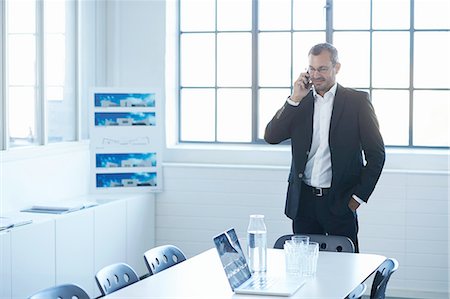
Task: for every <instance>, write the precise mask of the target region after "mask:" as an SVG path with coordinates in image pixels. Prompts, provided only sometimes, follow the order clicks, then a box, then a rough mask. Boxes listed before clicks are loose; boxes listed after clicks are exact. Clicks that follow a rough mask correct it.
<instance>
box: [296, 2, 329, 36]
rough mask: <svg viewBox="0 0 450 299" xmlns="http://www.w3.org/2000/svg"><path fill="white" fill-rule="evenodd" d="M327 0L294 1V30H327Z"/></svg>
mask: <svg viewBox="0 0 450 299" xmlns="http://www.w3.org/2000/svg"><path fill="white" fill-rule="evenodd" d="M325 5H326V1H325V0H294V22H293V23H294V30H322V29H325V9H324V8H325Z"/></svg>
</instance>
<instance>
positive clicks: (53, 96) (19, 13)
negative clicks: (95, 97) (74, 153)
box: [2, 0, 77, 148]
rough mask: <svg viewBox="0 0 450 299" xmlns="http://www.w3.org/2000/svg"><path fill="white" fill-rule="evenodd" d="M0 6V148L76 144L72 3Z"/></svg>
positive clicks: (21, 0)
mask: <svg viewBox="0 0 450 299" xmlns="http://www.w3.org/2000/svg"><path fill="white" fill-rule="evenodd" d="M2 5H3V6H2V10H3V12H4V16H5V18H2V28H3V30H2V32H3V34H2V35H3V36H2V50H3V52H4V55H3V59H2V60H3V64H2V70H3V71H2V73H3V74H4V80H3V82H2V83H3V84H2V86H3V89H4V90H3V93H4V95H5V96H4V97H2V98H3V99H4V101H2V107H3V109H4V112H3V113H2V116H4V118H5V119H4V120H3V121H2V122H3V124H5V128H3V125H2V133H3V134H4V136H5V138H3V141H4V144H3V148H10V147H16V146H24V145H42V144H47V143H52V142H60V141H73V140H76V139H77V122H76V119H77V107H76V103H77V101H76V98H77V93H76V91H77V88H76V85H77V84H76V62H77V60H76V57H77V56H76V49H77V45H76V15H77V14H76V11H77V10H76V2H75V1H74V0H73V1H72V0H44V1H41V0H6V1H5V2H2Z"/></svg>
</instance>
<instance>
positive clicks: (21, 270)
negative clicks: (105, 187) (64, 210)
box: [0, 194, 155, 299]
mask: <svg viewBox="0 0 450 299" xmlns="http://www.w3.org/2000/svg"><path fill="white" fill-rule="evenodd" d="M154 199H155V197H154V195H152V194H138V195H123V196H121V197H118V198H117V199H116V200H112V201H104V202H103V204H100V205H98V206H96V207H93V208H89V209H85V210H80V211H77V212H72V213H69V214H63V215H48V214H47V215H44V214H39V215H38V214H28V216H30V218H32V219H33V223H31V224H28V225H24V226H20V227H17V228H13V229H11V230H5V231H2V232H0V299H9V298H27V297H29V296H30V295H32V294H33V293H35V292H37V291H39V290H41V289H44V288H48V287H51V286H54V285H57V284H63V283H76V284H78V285H80V286H81V287H82V288H83V289H85V290H86V291H87V292H88V294H89V296H90V297H92V298H95V297H98V296H100V291H99V289H98V287H97V284H96V282H95V274H96V273H97V271H98V270H100V269H101V268H103V267H104V266H107V265H110V264H113V263H118V262H125V263H128V264H130V265H131V266H132V267H133V268H135V269H136V271H137V272H138V274H139V275H140V276H141V275H144V274H146V273H147V269H146V267H145V263H144V258H143V254H144V252H145V251H146V250H148V249H150V248H152V247H153V246H154V244H155V223H154V218H155V202H154ZM89 200H91V199H89Z"/></svg>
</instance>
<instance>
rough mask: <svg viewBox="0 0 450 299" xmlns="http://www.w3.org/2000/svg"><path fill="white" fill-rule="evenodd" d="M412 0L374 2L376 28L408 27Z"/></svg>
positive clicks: (373, 15)
mask: <svg viewBox="0 0 450 299" xmlns="http://www.w3.org/2000/svg"><path fill="white" fill-rule="evenodd" d="M409 4H410V0H395V1H392V0H377V1H373V2H372V5H373V6H372V17H373V20H372V27H373V28H374V29H408V28H409V24H410V20H409V16H410V5H409Z"/></svg>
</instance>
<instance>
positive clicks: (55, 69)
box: [44, 34, 66, 85]
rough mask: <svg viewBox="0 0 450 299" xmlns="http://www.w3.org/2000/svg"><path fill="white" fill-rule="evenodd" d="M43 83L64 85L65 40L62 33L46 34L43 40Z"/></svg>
mask: <svg viewBox="0 0 450 299" xmlns="http://www.w3.org/2000/svg"><path fill="white" fill-rule="evenodd" d="M44 47H45V48H44V53H45V60H44V62H45V68H44V75H45V83H46V84H47V85H64V81H65V61H66V56H65V54H66V40H65V36H64V35H62V34H46V36H45V42H44Z"/></svg>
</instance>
